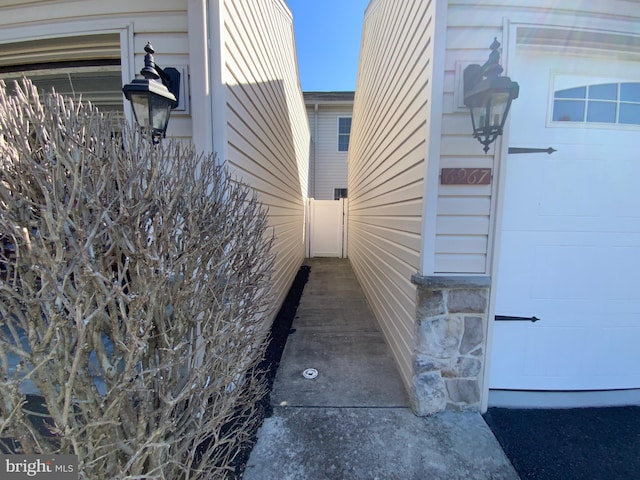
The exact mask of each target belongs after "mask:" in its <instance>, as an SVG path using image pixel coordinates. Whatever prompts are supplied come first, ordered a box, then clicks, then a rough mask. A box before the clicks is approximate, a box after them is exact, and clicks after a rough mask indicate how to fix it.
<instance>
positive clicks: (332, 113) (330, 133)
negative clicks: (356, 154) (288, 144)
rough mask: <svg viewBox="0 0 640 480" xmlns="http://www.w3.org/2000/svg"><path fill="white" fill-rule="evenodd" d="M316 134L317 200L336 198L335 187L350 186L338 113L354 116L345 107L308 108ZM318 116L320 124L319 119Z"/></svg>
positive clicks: (315, 193)
mask: <svg viewBox="0 0 640 480" xmlns="http://www.w3.org/2000/svg"><path fill="white" fill-rule="evenodd" d="M308 112H309V124H310V126H311V132H312V133H311V135H312V137H313V136H314V135H316V136H315V137H314V138H313V142H314V143H313V146H312V148H314V154H315V164H314V174H313V175H314V177H315V184H314V186H315V188H314V192H313V197H314V198H315V199H316V200H333V193H334V192H333V189H334V188H347V152H338V117H350V116H351V113H352V110H351V109H350V108H345V107H330V106H322V105H321V106H319V107H318V113H317V114H316V113H315V111H314V109H313V107H312V108H310V109H309V110H308ZM316 120H317V126H316V125H315V122H316Z"/></svg>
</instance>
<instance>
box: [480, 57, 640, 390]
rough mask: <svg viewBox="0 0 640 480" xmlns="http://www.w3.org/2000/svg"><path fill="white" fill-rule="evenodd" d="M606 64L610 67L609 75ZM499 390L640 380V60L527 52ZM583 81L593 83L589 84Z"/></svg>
mask: <svg viewBox="0 0 640 480" xmlns="http://www.w3.org/2000/svg"><path fill="white" fill-rule="evenodd" d="M602 72H606V76H604V74H603V73H602ZM509 75H510V77H511V78H512V79H514V80H517V81H518V82H519V84H520V98H519V99H517V100H516V101H514V104H513V106H512V117H511V120H510V123H511V135H510V140H509V144H510V146H515V147H544V148H546V147H548V146H552V147H554V148H556V149H557V150H558V151H557V152H556V153H554V154H552V155H547V154H531V155H529V154H524V155H510V156H509V157H508V159H507V162H506V166H505V168H506V175H505V183H504V210H503V221H502V229H501V241H500V251H499V268H498V274H497V287H496V288H497V291H496V308H495V313H496V315H504V316H514V317H532V316H535V317H538V318H540V321H537V322H535V323H533V322H527V321H496V322H495V324H494V336H493V347H492V348H493V350H492V359H491V371H490V388H493V389H508V390H609V389H628V388H640V287H639V280H638V276H639V274H640V188H638V186H637V185H638V181H639V179H640V154H639V153H638V152H639V151H640V65H639V64H638V63H633V62H626V61H615V60H604V59H600V58H587V57H569V56H550V55H544V54H536V53H527V52H523V51H518V52H517V53H516V54H515V55H514V56H513V59H512V63H511V64H510V71H509ZM583 87H584V88H583Z"/></svg>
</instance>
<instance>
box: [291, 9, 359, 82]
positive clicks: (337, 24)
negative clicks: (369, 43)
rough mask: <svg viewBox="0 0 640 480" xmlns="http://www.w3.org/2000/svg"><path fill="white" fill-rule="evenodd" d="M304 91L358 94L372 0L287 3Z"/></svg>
mask: <svg viewBox="0 0 640 480" xmlns="http://www.w3.org/2000/svg"><path fill="white" fill-rule="evenodd" d="M286 2H287V5H289V9H290V10H291V13H293V25H294V30H295V35H296V50H297V54H298V68H299V71H300V83H301V85H302V90H303V91H334V90H335V91H337V90H355V88H356V77H357V73H358V56H359V54H360V35H361V33H362V20H363V18H364V11H365V9H366V8H367V5H368V4H369V0H286Z"/></svg>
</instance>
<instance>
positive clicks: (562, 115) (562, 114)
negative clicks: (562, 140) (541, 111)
mask: <svg viewBox="0 0 640 480" xmlns="http://www.w3.org/2000/svg"><path fill="white" fill-rule="evenodd" d="M553 121H554V122H584V102H582V101H576V100H556V101H555V102H553Z"/></svg>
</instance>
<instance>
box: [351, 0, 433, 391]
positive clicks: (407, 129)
mask: <svg viewBox="0 0 640 480" xmlns="http://www.w3.org/2000/svg"><path fill="white" fill-rule="evenodd" d="M432 15H433V4H432V2H426V1H420V0H413V1H403V2H397V1H396V0H378V1H374V2H372V3H371V4H370V6H369V8H368V9H367V13H366V15H365V23H364V28H363V38H362V50H361V54H360V66H359V71H358V82H357V86H356V97H355V103H354V112H353V123H352V129H351V144H350V147H349V185H348V187H349V257H350V259H351V263H352V265H353V269H354V271H355V273H356V275H357V277H358V280H359V281H360V283H361V285H362V287H363V289H364V291H365V293H366V296H367V298H368V300H369V302H370V304H371V307H372V309H373V310H374V312H375V315H376V318H377V319H378V322H379V323H380V325H381V328H382V330H383V332H384V334H385V336H386V338H387V341H388V343H389V344H390V346H391V349H392V351H393V353H394V356H395V358H396V360H397V363H398V365H399V368H400V371H401V374H402V377H403V379H404V381H405V383H406V385H407V387H409V386H410V382H411V378H412V375H413V365H412V362H413V350H414V331H415V325H414V322H415V320H414V319H415V308H416V305H415V301H416V289H415V286H414V285H413V284H412V283H411V280H410V279H411V275H413V274H415V273H416V272H418V271H420V269H421V268H420V267H421V250H422V239H421V232H422V214H423V193H424V188H425V187H424V176H425V156H426V151H427V141H426V132H427V128H426V123H427V108H428V106H429V99H430V84H429V63H430V59H431V49H432V42H431V40H432V35H433V22H432Z"/></svg>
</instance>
